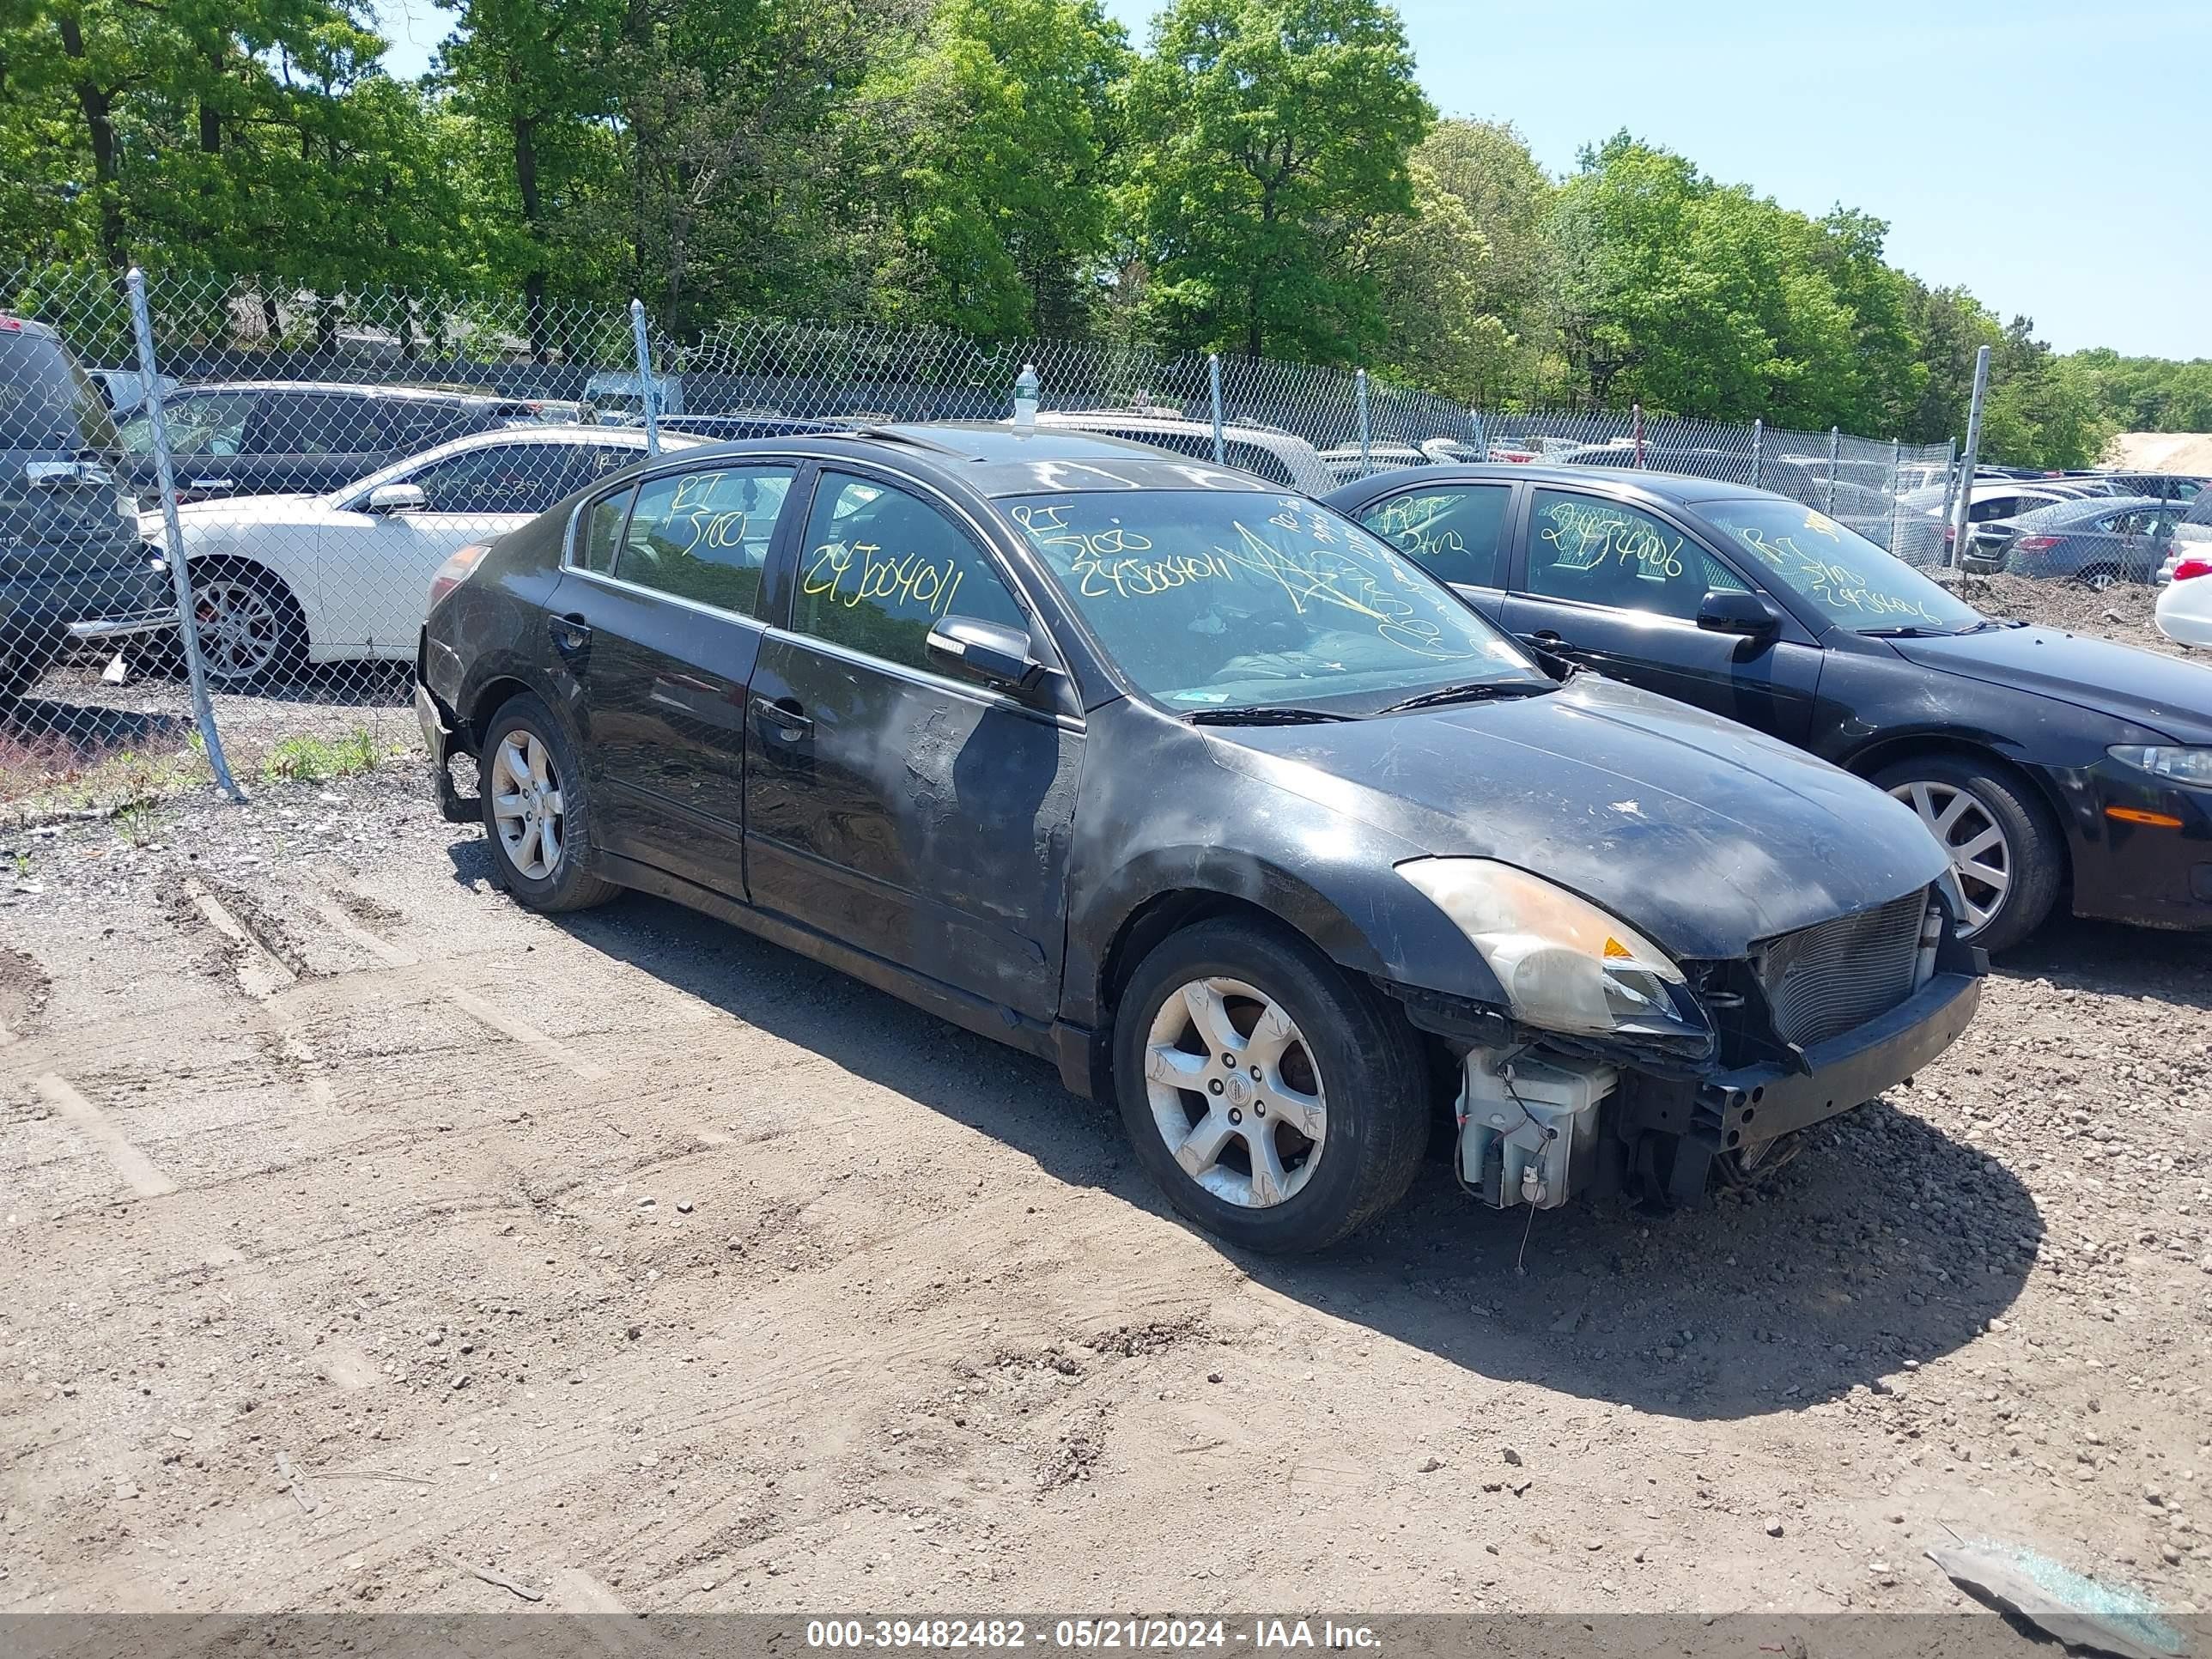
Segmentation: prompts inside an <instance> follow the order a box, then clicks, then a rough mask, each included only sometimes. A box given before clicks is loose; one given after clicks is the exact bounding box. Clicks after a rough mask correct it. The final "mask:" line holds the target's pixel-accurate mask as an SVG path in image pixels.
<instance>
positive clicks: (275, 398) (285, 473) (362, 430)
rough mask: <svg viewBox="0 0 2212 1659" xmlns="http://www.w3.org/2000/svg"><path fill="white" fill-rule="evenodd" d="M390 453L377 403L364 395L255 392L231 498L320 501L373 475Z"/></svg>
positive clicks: (388, 441)
mask: <svg viewBox="0 0 2212 1659" xmlns="http://www.w3.org/2000/svg"><path fill="white" fill-rule="evenodd" d="M390 453H391V439H390V437H389V435H387V434H386V431H385V428H384V422H383V419H382V417H381V416H380V415H379V413H378V410H377V400H376V399H375V398H372V397H371V396H369V395H368V393H367V392H352V391H347V390H344V389H342V388H332V389H331V390H330V391H322V390H319V389H317V390H307V391H286V392H257V393H255V394H254V405H253V416H252V419H251V420H249V421H248V422H246V451H245V453H244V454H242V455H240V457H239V461H238V466H237V469H236V471H235V475H234V480H233V483H234V488H233V489H231V490H230V491H229V492H228V493H229V494H233V495H287V494H293V493H300V494H307V495H319V494H321V493H322V492H323V491H325V490H329V489H339V488H341V487H342V486H343V485H346V484H349V483H352V482H353V481H354V480H355V479H356V478H358V477H362V475H363V474H365V473H369V472H374V471H375V470H376V469H377V468H378V467H380V466H381V465H384V463H385V461H386V459H387V458H388V457H389V455H390ZM213 493H222V492H213Z"/></svg>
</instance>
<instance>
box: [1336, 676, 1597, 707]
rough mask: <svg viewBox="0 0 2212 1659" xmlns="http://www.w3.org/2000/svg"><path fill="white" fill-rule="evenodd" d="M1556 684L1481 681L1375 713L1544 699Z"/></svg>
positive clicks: (1446, 688) (1428, 693)
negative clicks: (1475, 703)
mask: <svg viewBox="0 0 2212 1659" xmlns="http://www.w3.org/2000/svg"><path fill="white" fill-rule="evenodd" d="M1556 690H1559V685H1558V684H1557V683H1556V682H1553V681H1551V680H1546V681H1545V682H1544V683H1543V684H1541V685H1539V684H1532V683H1531V682H1529V681H1528V680H1478V681H1476V682H1475V683H1474V684H1472V685H1447V686H1443V687H1441V688H1440V689H1438V690H1434V691H1424V692H1422V693H1421V695H1420V696H1418V697H1407V699H1406V700H1405V701H1404V702H1394V703H1387V704H1385V705H1384V706H1383V707H1382V708H1378V709H1376V711H1375V712H1376V714H1398V713H1400V712H1401V711H1402V710H1405V709H1407V708H1436V707H1437V705H1438V704H1440V703H1447V702H1492V701H1494V700H1496V699H1498V698H1503V697H1541V696H1543V695H1544V694H1545V693H1546V692H1547V691H1556Z"/></svg>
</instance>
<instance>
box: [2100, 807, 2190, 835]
mask: <svg viewBox="0 0 2212 1659" xmlns="http://www.w3.org/2000/svg"><path fill="white" fill-rule="evenodd" d="M2105 816H2106V817H2108V818H2118V820H2119V821H2120V822H2121V823H2148V824H2149V825H2150V826H2151V827H2152V828H2153V829H2180V828H2181V820H2180V819H2179V818H2178V817H2174V816H2173V814H2172V813H2171V812H2146V811H2143V810H2142V808H2141V807H2138V806H2107V807H2106V809H2105Z"/></svg>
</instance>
